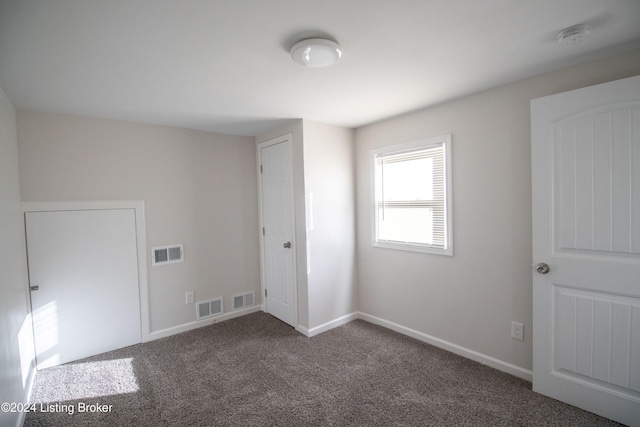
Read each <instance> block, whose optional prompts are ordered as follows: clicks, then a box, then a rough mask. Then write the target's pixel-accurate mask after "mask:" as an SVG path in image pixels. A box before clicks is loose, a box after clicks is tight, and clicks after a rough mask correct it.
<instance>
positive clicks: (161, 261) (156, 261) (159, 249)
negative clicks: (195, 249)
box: [151, 243, 184, 267]
mask: <svg viewBox="0 0 640 427" xmlns="http://www.w3.org/2000/svg"><path fill="white" fill-rule="evenodd" d="M183 261H184V248H183V245H182V243H181V244H179V245H167V246H154V247H152V248H151V265H152V266H154V267H155V266H156V265H165V264H173V263H175V262H183Z"/></svg>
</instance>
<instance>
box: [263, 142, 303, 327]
mask: <svg viewBox="0 0 640 427" xmlns="http://www.w3.org/2000/svg"><path fill="white" fill-rule="evenodd" d="M259 153H260V170H261V173H260V184H261V185H260V192H261V206H262V227H263V229H262V234H263V236H262V264H263V265H262V267H263V273H262V274H263V285H264V289H265V302H266V304H265V305H266V311H267V313H270V314H272V315H273V316H275V317H277V318H278V319H280V320H282V321H283V322H285V323H288V324H289V325H291V326H294V327H295V326H296V323H297V319H296V315H297V314H296V313H297V306H296V290H295V262H294V260H295V254H294V249H295V248H294V247H293V244H294V238H293V237H294V226H293V224H294V222H293V161H292V153H291V139H290V137H285V138H280V139H275V140H271V141H268V142H266V143H263V144H261V145H260V146H259Z"/></svg>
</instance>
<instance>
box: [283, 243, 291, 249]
mask: <svg viewBox="0 0 640 427" xmlns="http://www.w3.org/2000/svg"><path fill="white" fill-rule="evenodd" d="M282 247H283V248H285V249H289V248H291V242H287V243H285V244H284V245H282Z"/></svg>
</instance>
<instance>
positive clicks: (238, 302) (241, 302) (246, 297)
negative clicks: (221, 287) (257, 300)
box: [233, 292, 253, 310]
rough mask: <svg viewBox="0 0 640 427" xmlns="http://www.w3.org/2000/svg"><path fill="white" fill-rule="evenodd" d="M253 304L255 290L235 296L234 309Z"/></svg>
mask: <svg viewBox="0 0 640 427" xmlns="http://www.w3.org/2000/svg"><path fill="white" fill-rule="evenodd" d="M252 305H253V292H247V293H246V294H239V295H234V296H233V309H234V310H238V309H241V308H244V307H249V306H252Z"/></svg>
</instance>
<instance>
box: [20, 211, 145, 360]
mask: <svg viewBox="0 0 640 427" xmlns="http://www.w3.org/2000/svg"><path fill="white" fill-rule="evenodd" d="M25 221H26V229H27V254H28V260H29V280H30V285H31V286H32V287H33V286H37V287H38V289H37V290H32V291H31V306H32V313H33V320H34V338H35V346H36V361H37V366H38V369H44V368H47V367H50V366H55V365H59V364H62V363H66V362H70V361H73V360H77V359H81V358H84V357H88V356H92V355H95V354H99V353H103V352H106V351H110V350H114V349H117V348H121V347H126V346H128V345H132V344H136V343H139V342H141V330H140V299H139V287H138V261H137V246H136V224H135V212H134V210H133V209H113V210H85V211H54V212H27V213H26V214H25Z"/></svg>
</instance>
